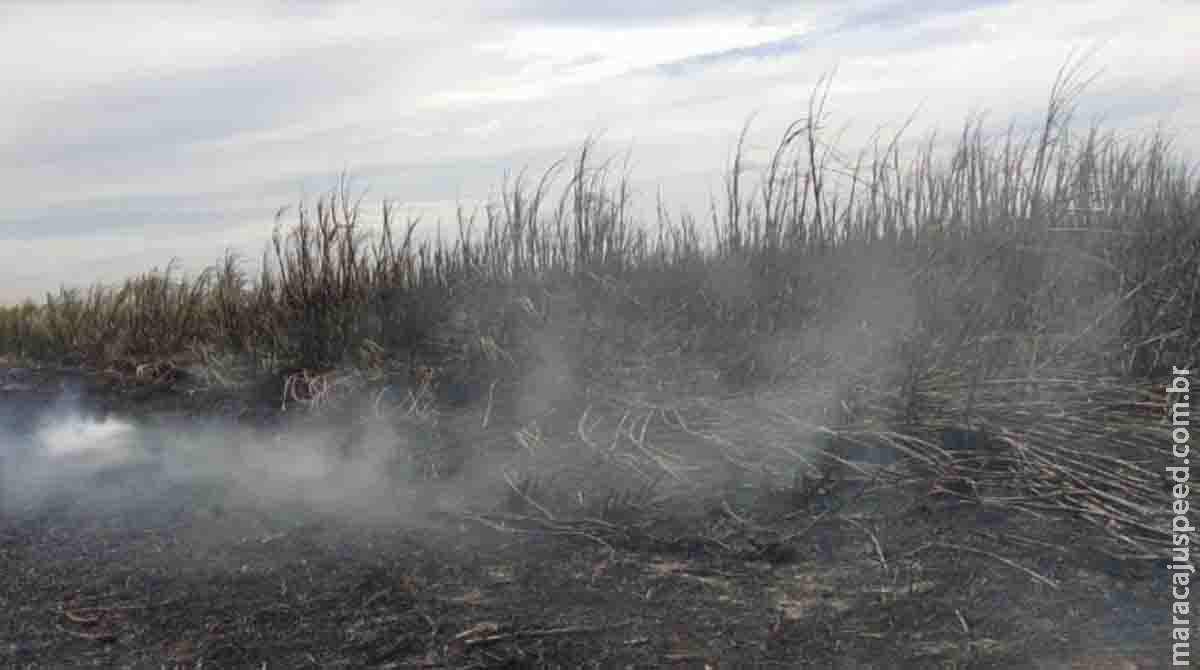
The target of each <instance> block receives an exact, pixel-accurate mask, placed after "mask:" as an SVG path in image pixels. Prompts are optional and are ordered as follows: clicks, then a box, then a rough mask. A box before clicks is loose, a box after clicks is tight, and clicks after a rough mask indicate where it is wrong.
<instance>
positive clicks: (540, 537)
mask: <svg viewBox="0 0 1200 670" xmlns="http://www.w3.org/2000/svg"><path fill="white" fill-rule="evenodd" d="M1083 74H1084V73H1083V72H1082V71H1081V69H1080V66H1079V64H1078V63H1075V64H1070V63H1068V65H1067V66H1065V67H1064V68H1063V69H1062V70H1060V72H1059V73H1058V76H1057V78H1056V79H1055V83H1054V85H1053V87H1052V90H1051V94H1050V96H1049V102H1048V106H1047V108H1046V110H1045V115H1044V118H1043V119H1041V120H1040V121H1039V122H1038V123H1037V124H1036V125H1035V126H1030V127H1028V128H1026V127H1025V126H1021V128H1026V129H1025V130H1021V129H1019V128H1018V126H1016V125H1010V126H1009V127H1008V130H1007V131H1001V132H1000V133H995V132H991V131H989V130H988V129H986V128H985V127H984V123H983V120H982V119H981V118H973V119H971V120H969V121H968V122H967V123H966V124H965V125H964V126H963V128H962V131H961V133H959V134H956V137H957V139H956V140H953V141H951V142H949V145H947V143H945V142H940V143H939V142H935V141H934V140H933V139H932V138H931V139H929V140H928V141H927V142H922V143H919V144H916V145H914V144H913V143H911V142H908V141H902V138H901V134H902V131H897V134H896V135H895V136H894V137H890V138H885V137H882V136H881V135H882V131H881V133H880V134H879V135H877V136H876V141H875V143H874V145H873V148H871V149H868V150H865V151H862V152H860V153H858V154H855V153H854V152H845V151H838V150H836V148H835V147H834V142H833V141H831V140H830V137H829V135H830V131H829V130H828V129H829V126H828V124H827V121H828V118H827V114H826V112H825V101H826V98H827V96H828V93H829V87H830V80H829V79H828V78H822V79H821V80H820V82H819V83H818V85H817V87H816V89H815V90H814V92H813V95H812V98H811V100H810V104H809V111H808V116H807V117H806V118H804V119H801V120H799V121H796V122H795V123H793V124H791V125H790V126H788V127H787V129H786V132H785V133H784V134H783V137H782V140H781V141H780V143H779V145H778V146H777V147H776V148H775V149H773V150H772V151H769V152H765V153H764V152H762V151H758V150H756V149H754V148H753V147H752V146H751V145H752V143H748V142H746V139H747V134H746V132H743V134H742V136H741V140H740V141H739V142H738V144H737V148H736V150H735V151H734V159H733V163H732V165H731V166H730V168H729V170H728V172H727V175H726V179H725V183H724V185H725V191H724V193H723V194H722V195H721V197H714V199H713V203H712V206H711V207H710V214H711V217H710V218H711V221H710V222H698V220H697V219H696V218H695V217H693V216H692V215H690V214H688V213H687V212H686V211H683V212H679V213H674V212H671V211H668V208H667V207H666V206H664V205H663V203H662V202H661V201H660V202H658V203H657V205H658V207H657V208H655V209H654V211H653V213H652V214H651V215H650V218H651V221H645V220H642V219H641V218H639V214H638V212H637V211H636V210H635V208H634V207H633V205H632V204H631V203H632V202H633V194H632V191H631V187H630V183H631V182H630V181H629V180H628V179H627V178H626V176H625V175H623V174H619V173H618V172H617V171H616V169H615V168H614V167H613V166H614V165H616V162H614V161H612V160H605V159H602V158H597V155H596V153H597V151H598V150H597V147H596V145H595V144H594V143H593V142H588V143H585V145H584V146H583V148H582V149H581V150H580V151H579V152H578V154H577V155H576V156H574V157H571V158H570V159H568V160H564V161H559V162H556V163H554V164H553V165H552V167H550V168H548V169H547V170H546V171H545V172H544V173H543V174H542V175H541V177H539V178H536V179H535V178H532V177H530V176H529V175H528V174H527V173H524V172H522V173H520V175H519V176H518V177H517V178H515V179H511V180H506V181H505V184H504V187H503V189H502V190H501V195H500V197H499V199H498V201H496V202H493V203H491V204H489V205H488V206H487V207H485V208H483V209H481V210H479V211H477V212H475V213H470V212H467V211H465V210H464V209H461V208H460V210H459V212H458V216H459V218H458V221H457V224H458V237H457V239H454V236H453V235H450V236H448V238H443V237H440V236H439V237H437V238H436V241H434V240H433V239H424V240H423V239H421V238H420V237H419V236H418V235H417V234H416V231H417V227H418V223H419V221H417V220H411V221H408V222H406V223H401V222H400V221H399V220H398V217H399V213H398V210H397V209H396V208H395V207H393V206H392V205H391V204H390V203H388V202H385V203H384V204H383V206H382V208H381V211H380V212H379V217H378V220H377V221H374V222H371V223H368V221H367V217H366V215H365V214H364V213H363V209H362V208H361V207H360V203H361V198H358V197H357V196H356V195H355V193H354V192H353V189H351V188H350V186H349V184H348V182H347V181H343V182H341V183H340V184H339V186H338V188H337V189H335V190H334V191H332V192H331V193H329V194H328V195H327V196H325V197H324V198H322V199H320V200H318V202H317V203H316V206H315V207H309V206H305V205H301V206H300V207H298V208H297V209H296V210H295V214H296V221H295V223H294V225H292V226H290V227H285V226H283V225H281V224H279V223H278V219H277V227H276V229H275V232H274V234H273V237H272V240H271V243H270V246H269V248H268V249H267V251H266V254H265V256H264V257H263V262H262V263H261V265H260V267H258V268H257V269H256V270H250V271H247V270H246V269H245V267H246V266H245V264H244V262H243V261H242V260H241V259H240V258H238V257H236V256H235V255H233V254H229V255H227V256H226V257H225V258H224V259H223V260H222V261H221V262H220V263H218V264H217V265H215V266H213V267H211V268H209V269H208V270H206V271H204V272H203V273H201V274H199V275H197V276H191V277H189V276H183V275H181V274H180V273H178V272H177V271H176V270H175V268H173V267H170V266H168V268H167V269H166V270H165V271H161V272H160V271H155V272H150V273H146V274H144V275H141V276H137V277H133V278H130V279H128V280H127V281H125V282H124V283H123V284H120V285H96V286H93V287H92V288H91V289H88V290H78V289H63V290H61V291H60V292H59V293H57V294H50V295H48V296H47V297H46V299H45V301H44V302H43V303H40V304H35V303H33V302H27V303H25V304H23V305H19V306H13V307H5V308H0V355H2V356H4V358H2V359H0V360H3V361H5V363H4V364H3V366H0V487H2V488H0V570H2V572H0V613H2V614H0V666H2V667H5V668H9V667H11V668H22V669H33V668H55V669H58V668H85V667H105V668H109V667H111V668H155V669H158V668H170V669H180V670H182V669H183V668H189V669H196V670H199V669H201V668H205V669H213V668H230V669H232V668H254V669H259V670H267V669H274V668H309V667H311V668H378V669H384V668H395V669H399V668H586V667H596V668H660V667H667V668H670V667H679V668H772V667H778V668H805V667H810V668H842V669H850V668H855V669H865V668H878V669H880V670H885V669H896V668H912V669H925V668H944V669H947V670H949V669H952V668H953V669H957V670H962V669H967V668H980V669H982V668H1038V669H1044V670H1050V669H1055V670H1058V669H1067V668H1072V669H1077V670H1084V669H1087V670H1103V669H1113V670H1118V669H1119V670H1133V669H1138V668H1141V669H1145V668H1151V667H1162V665H1161V664H1162V662H1163V658H1164V657H1163V655H1162V654H1163V653H1164V650H1166V649H1168V643H1167V640H1168V636H1169V634H1170V631H1169V630H1168V629H1167V628H1166V624H1165V622H1166V621H1167V616H1168V612H1169V603H1168V602H1167V599H1168V595H1167V594H1169V593H1170V589H1169V586H1170V585H1169V584H1168V583H1167V581H1166V580H1167V579H1168V569H1167V567H1166V564H1165V561H1164V559H1167V558H1168V557H1169V556H1170V555H1169V554H1168V552H1167V549H1168V547H1169V546H1170V545H1169V543H1170V541H1171V540H1172V539H1173V538H1172V537H1171V534H1170V529H1171V527H1172V526H1171V522H1172V516H1171V511H1172V510H1171V507H1170V506H1169V505H1170V503H1171V501H1172V496H1173V495H1175V494H1173V491H1172V488H1171V486H1170V484H1171V482H1170V481H1168V480H1167V479H1166V478H1165V477H1164V474H1163V473H1164V472H1166V470H1165V469H1164V468H1165V467H1166V466H1167V465H1168V464H1169V463H1170V454H1171V451H1172V447H1171V444H1172V442H1171V441H1172V435H1173V433H1172V429H1173V428H1174V429H1175V430H1184V432H1186V429H1184V428H1180V424H1179V423H1178V420H1179V419H1181V418H1182V420H1183V423H1184V424H1186V422H1187V415H1186V414H1179V412H1178V409H1177V408H1178V407H1179V405H1178V404H1177V403H1178V402H1179V400H1178V396H1179V395H1180V394H1182V393H1186V392H1187V391H1186V390H1183V389H1181V388H1176V389H1174V391H1175V392H1174V393H1172V394H1171V395H1168V394H1167V393H1166V392H1165V388H1166V383H1167V380H1168V379H1169V378H1170V377H1172V376H1173V375H1174V376H1175V379H1181V378H1186V376H1187V375H1194V372H1183V373H1179V372H1176V370H1179V369H1181V368H1191V369H1192V370H1194V369H1195V367H1196V364H1197V361H1200V310H1197V309H1196V307H1197V305H1198V304H1200V263H1198V262H1197V261H1198V259H1200V180H1198V179H1197V176H1198V173H1197V171H1196V170H1195V169H1194V166H1193V165H1191V164H1189V163H1187V162H1186V161H1185V160H1184V159H1183V158H1182V157H1181V156H1180V155H1179V154H1177V153H1176V152H1175V150H1174V149H1173V148H1172V145H1171V141H1170V139H1169V138H1168V137H1167V136H1166V135H1165V134H1162V133H1158V134H1151V135H1148V136H1146V137H1142V138H1135V139H1130V138H1129V137H1128V136H1127V135H1125V134H1122V133H1118V132H1109V131H1103V130H1101V129H1098V128H1095V127H1092V128H1089V129H1087V130H1086V131H1084V132H1079V131H1078V129H1074V130H1073V125H1072V123H1071V116H1072V114H1073V112H1074V110H1075V100H1076V98H1077V97H1078V96H1079V95H1080V94H1081V92H1082V91H1083V89H1084V88H1085V86H1086V83H1087V82H1088V81H1089V78H1088V77H1086V76H1083ZM751 154H753V155H751ZM751 165H753V166H757V168H756V169H755V170H754V172H757V173H759V179H758V182H757V183H751V177H750V176H749V175H750V174H751V172H752V171H751V167H750V166H751ZM644 213H645V212H644V211H643V212H642V214H643V215H644ZM709 224H711V231H708V230H706V229H707V228H708V227H710V226H709ZM447 239H449V241H446V240H447ZM1180 375H1182V377H1181V376H1180ZM1171 396H1174V398H1173V399H1172V397H1171ZM1184 400H1187V397H1186V396H1184ZM1172 419H1175V420H1176V422H1175V423H1172ZM1176 442H1178V440H1176ZM1176 457H1178V458H1184V457H1185V456H1183V455H1180V454H1176ZM1185 463H1186V461H1185ZM1176 514H1177V515H1181V513H1179V512H1176ZM1184 537H1186V538H1189V540H1192V539H1194V538H1195V533H1190V534H1189V535H1185V536H1184ZM1174 539H1176V540H1177V537H1176V538H1174ZM1191 625H1192V627H1193V628H1194V623H1192V624H1191Z"/></svg>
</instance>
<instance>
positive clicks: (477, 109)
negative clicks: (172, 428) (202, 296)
mask: <svg viewBox="0 0 1200 670" xmlns="http://www.w3.org/2000/svg"><path fill="white" fill-rule="evenodd" d="M436 10H437V11H434V10H433V9H420V8H419V7H418V6H417V5H414V4H413V3H380V2H368V1H367V0H356V1H353V2H338V3H316V2H301V3H286V4H277V3H266V2H262V3H254V2H250V3H203V4H198V5H195V4H193V5H182V4H164V5H156V6H155V7H154V8H153V10H152V11H151V10H149V9H148V8H147V6H146V5H145V4H144V3H115V4H106V5H105V6H103V7H100V6H99V5H95V4H84V3H77V4H67V3H25V4H18V5H5V6H4V7H3V8H2V9H0V12H2V14H0V77H2V78H3V80H4V81H5V82H6V85H7V90H6V95H5V96H3V97H2V98H0V154H2V155H3V156H4V157H5V160H3V161H0V183H2V184H4V185H5V190H6V192H8V193H17V194H20V197H17V198H8V199H6V200H5V202H4V203H3V205H0V300H5V299H15V298H18V297H20V296H21V295H24V294H27V293H30V292H35V293H36V292H40V291H41V290H43V289H46V288H53V287H54V286H56V285H57V284H58V283H59V282H62V281H70V282H72V283H75V282H83V283H86V282H88V281H90V280H91V279H93V278H100V277H101V276H104V277H111V276H112V275H113V274H114V273H117V272H121V273H128V272H132V271H137V270H143V269H148V267H149V265H151V264H159V265H162V264H164V263H166V262H167V260H169V259H170V257H171V256H180V257H184V258H187V259H191V260H194V261H195V262H197V263H201V262H207V261H211V260H215V258H214V255H215V254H219V253H220V250H221V249H220V248H221V247H223V246H224V245H226V244H236V245H242V246H244V247H246V248H245V249H244V250H245V251H247V252H248V253H250V254H257V252H258V251H259V250H260V249H261V245H262V244H263V242H265V240H266V236H267V234H268V233H269V229H270V224H271V216H272V214H273V213H274V211H275V209H276V208H277V207H278V206H279V205H282V204H287V203H289V202H293V201H294V200H295V199H296V198H297V197H299V196H301V195H302V194H304V193H307V194H309V195H314V194H316V193H318V192H320V191H322V190H324V189H326V188H328V187H329V186H332V185H333V181H334V179H335V178H336V176H337V175H338V173H340V172H341V171H342V170H349V171H350V172H351V174H353V175H356V176H358V177H359V178H360V182H362V183H363V184H364V185H367V186H370V188H371V194H372V196H375V197H388V198H393V199H398V200H401V201H415V202H437V203H443V204H441V205H438V206H436V207H434V208H433V211H438V212H441V213H443V214H444V213H445V212H446V211H448V210H449V207H448V206H447V205H446V203H451V202H453V201H454V200H456V199H459V198H463V199H470V200H478V199H483V198H486V197H487V196H488V194H489V193H491V192H493V191H494V189H495V187H496V186H497V185H498V183H499V181H500V178H501V177H502V175H503V172H504V170H505V169H511V170H516V169H520V168H521V167H523V166H525V165H531V166H533V167H537V166H538V165H542V164H545V162H547V161H549V160H551V159H552V158H554V157H557V156H558V155H559V154H561V153H563V152H565V151H567V150H569V149H570V148H571V147H573V146H576V145H577V144H578V143H579V142H580V141H582V140H583V138H584V137H586V136H588V135H591V134H600V135H601V137H602V138H603V140H604V141H605V142H606V144H605V147H607V148H608V149H609V150H611V151H621V150H624V149H626V148H630V147H632V149H633V165H634V168H635V170H636V173H635V177H636V178H638V179H639V181H638V182H637V186H638V188H639V190H640V191H641V192H642V193H643V194H644V195H645V196H647V197H652V196H653V193H654V192H655V191H656V190H657V187H658V186H659V185H662V186H663V189H664V192H665V193H666V195H667V196H668V198H669V200H670V201H672V202H676V203H678V204H686V205H688V206H689V207H690V208H691V209H692V210H693V211H703V210H704V208H705V205H706V200H707V197H708V195H709V193H711V192H712V191H713V190H714V187H715V186H717V185H718V184H719V181H718V171H719V170H720V169H721V167H722V165H723V162H724V161H725V160H726V159H727V158H728V153H729V150H730V148H731V147H732V144H733V141H734V139H735V136H736V134H737V132H738V130H739V129H740V128H741V125H742V123H743V122H744V121H745V120H746V119H747V118H748V117H749V116H750V115H751V114H756V121H755V133H754V135H753V137H752V144H753V146H754V147H766V146H767V145H769V144H770V143H771V142H772V141H774V139H775V135H776V134H777V133H778V131H779V130H780V129H781V127H782V125H783V124H785V123H786V122H787V121H789V120H791V119H793V118H795V117H796V116H798V115H800V114H802V113H803V110H804V109H805V107H806V104H807V99H808V95H809V93H810V92H811V90H812V86H813V85H814V83H815V82H816V80H817V79H818V77H820V76H821V75H822V74H824V73H827V72H829V71H830V70H831V69H832V68H834V67H836V69H837V77H836V79H835V81H834V86H833V96H832V99H831V111H832V112H833V113H834V115H835V116H834V121H835V125H838V124H842V123H847V124H849V129H848V130H847V132H846V140H847V142H850V143H853V142H855V141H858V140H861V139H863V138H865V137H866V136H868V135H869V134H870V133H871V132H872V131H874V130H875V128H876V127H878V126H879V125H880V124H888V123H892V124H894V123H897V122H899V121H901V120H903V119H905V118H907V117H908V116H909V115H910V114H911V113H912V112H913V111H914V110H916V109H918V108H919V109H920V110H921V111H920V113H919V115H918V126H919V129H922V128H928V127H932V126H940V127H943V128H946V127H948V126H949V127H953V126H955V125H957V124H958V123H960V122H961V121H962V120H963V118H964V116H966V115H967V114H970V113H974V112H979V111H987V112H989V118H991V119H994V120H996V121H997V122H998V123H1003V122H1006V121H1007V120H1008V119H1009V118H1011V117H1013V116H1017V117H1022V116H1024V117H1028V116H1030V115H1031V114H1033V113H1035V112H1036V110H1037V109H1039V108H1040V107H1041V106H1042V105H1043V104H1044V101H1045V96H1046V94H1047V93H1048V90H1049V85H1050V83H1051V81H1052V79H1053V77H1054V72H1055V70H1056V68H1057V67H1058V66H1059V65H1060V64H1061V63H1062V62H1063V61H1064V60H1065V59H1066V58H1067V57H1068V55H1070V54H1071V53H1072V51H1074V52H1076V53H1079V52H1081V51H1086V50H1088V49H1090V48H1095V49H1096V55H1095V56H1094V57H1093V58H1092V60H1091V62H1090V64H1091V65H1092V66H1094V67H1095V68H1096V69H1098V70H1101V74H1102V76H1101V77H1100V79H1098V80H1097V83H1096V84H1095V86H1094V87H1093V88H1092V89H1091V91H1090V92H1089V94H1088V95H1087V96H1086V99H1085V100H1084V101H1083V102H1084V106H1083V108H1082V112H1083V113H1084V114H1085V116H1087V117H1089V118H1090V117H1093V116H1099V115H1104V116H1105V117H1106V118H1107V119H1108V120H1109V121H1110V122H1111V123H1114V124H1118V125H1120V126H1121V127H1137V126H1149V125H1153V124H1155V123H1157V122H1158V121H1160V120H1164V119H1165V120H1166V121H1167V122H1168V123H1169V124H1170V123H1176V124H1178V126H1179V129H1180V132H1179V138H1178V142H1179V144H1180V146H1182V147H1184V148H1188V147H1190V148H1192V149H1193V150H1194V149H1195V148H1197V147H1200V137H1198V136H1197V133H1196V132H1195V131H1196V128H1195V126H1194V125H1192V126H1188V125H1186V124H1188V123H1189V122H1190V119H1192V118H1195V116H1196V113H1197V112H1200V87H1197V86H1196V85H1194V84H1192V83H1191V81H1192V79H1193V75H1192V72H1191V70H1192V63H1191V62H1190V61H1189V59H1187V58H1185V57H1184V54H1187V53H1190V50H1191V49H1192V48H1193V45H1192V42H1193V40H1194V37H1193V36H1194V35H1195V34H1196V33H1197V32H1198V31H1200V6H1197V5H1196V4H1195V3H1191V2H1185V1H1183V0H1175V1H1167V0H1148V1H1147V2H1144V3H1139V4H1137V5H1130V4H1128V3H1126V2H1120V1H1117V0H1099V1H1097V2H1075V1H1065V2H1061V3H1056V4H1055V5H1054V9H1053V11H1049V10H1048V7H1047V5H1045V4H1044V3H1041V2H1034V1H1032V0H1026V1H1013V2H996V1H990V0H980V1H977V2H968V3H959V2H949V1H938V2H932V3H920V4H912V3H903V2H899V1H897V0H865V1H859V2H850V3H838V2H832V1H824V0H822V1H820V2H814V3H803V4H801V3H791V2H782V1H779V2H776V1H750V2H717V1H716V0H704V1H694V2H681V3H651V2H628V3H619V4H601V3H577V2H567V1H566V0H528V1H525V0H513V1H510V2H505V3H486V4H485V3H469V2H463V1H460V0H446V1H445V2H442V3H438V6H437V7H436ZM838 127H841V126H840V125H839V126H838ZM46 257H53V258H55V259H56V262H55V263H54V264H50V265H48V264H46V263H44V262H34V261H33V260H31V259H38V258H46ZM114 258H120V259H123V260H122V261H120V262H118V261H114V260H112V259H114Z"/></svg>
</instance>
